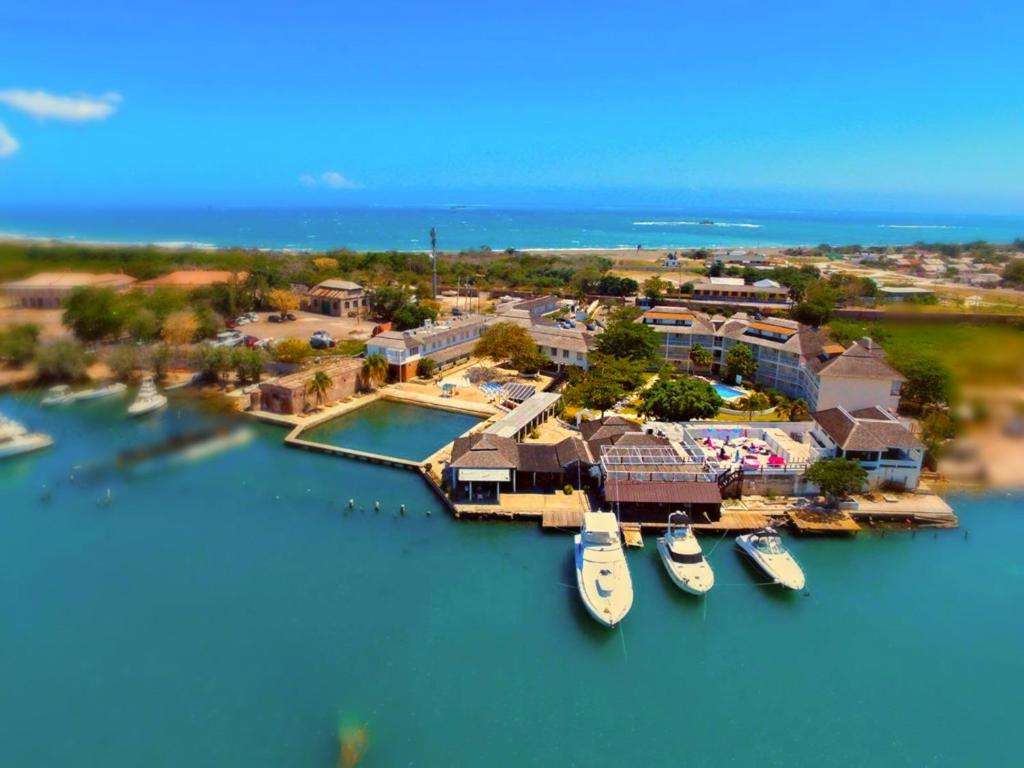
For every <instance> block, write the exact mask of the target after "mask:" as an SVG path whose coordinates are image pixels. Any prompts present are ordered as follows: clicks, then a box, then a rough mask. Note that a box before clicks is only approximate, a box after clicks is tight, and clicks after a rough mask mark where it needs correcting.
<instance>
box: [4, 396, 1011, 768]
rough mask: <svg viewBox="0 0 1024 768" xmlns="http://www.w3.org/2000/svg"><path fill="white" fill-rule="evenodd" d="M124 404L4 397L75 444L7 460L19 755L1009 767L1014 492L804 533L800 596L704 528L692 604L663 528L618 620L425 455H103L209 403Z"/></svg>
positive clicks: (796, 542) (108, 762)
mask: <svg viewBox="0 0 1024 768" xmlns="http://www.w3.org/2000/svg"><path fill="white" fill-rule="evenodd" d="M35 397H37V396H35ZM121 408H123V404H118V403H95V404H92V405H89V406H86V405H76V406H73V407H71V408H68V409H64V410H52V409H51V410H43V409H40V408H39V407H38V406H37V405H36V404H35V402H34V400H33V398H32V397H27V396H19V397H15V396H12V395H4V396H0V411H2V412H4V413H8V414H11V415H14V416H16V417H17V418H19V419H21V420H23V421H25V422H27V423H28V424H29V425H30V426H32V427H34V428H38V429H44V430H46V431H49V432H51V433H52V434H53V436H54V437H55V438H56V440H57V444H56V445H55V446H54V447H53V448H52V449H50V450H48V451H46V452H42V453H39V454H37V455H34V456H29V457H22V458H18V459H13V460H6V461H4V462H2V463H0V499H2V501H0V660H2V670H3V684H2V685H0V722H2V723H3V726H4V727H3V736H2V738H0V765H4V766H50V765H102V766H105V768H119V767H121V766H125V767H128V766H139V765H148V766H184V765H187V766H190V768H198V767H205V766H210V767H213V766H216V767H217V768H230V767H233V766H240V767H241V766H244V768H258V767H260V766H267V768H280V766H302V767H305V766H309V767H311V768H313V767H316V766H324V767H326V766H334V765H337V741H336V730H337V727H338V724H339V722H341V721H346V722H361V723H365V724H366V727H367V729H368V733H369V740H370V742H369V743H370V746H369V751H368V753H367V755H366V760H365V762H364V763H363V765H366V766H398V765H405V766H445V767H446V768H447V767H449V766H470V765H487V766H548V765H551V766H597V765H602V766H603V765H644V766H679V765H686V766H747V765H759V766H787V767H792V766H809V767H810V766H813V767H815V768H819V767H820V766H871V767H872V768H877V767H878V766H907V767H908V768H909V767H911V766H913V767H914V768H918V767H920V766H936V767H937V766H957V767H959V766H965V765H978V766H982V765H985V766H989V765H993V766H994V765H1011V764H1015V763H1016V762H1017V760H1016V757H1015V755H1017V753H1018V751H1019V750H1018V748H1017V746H1016V744H1015V743H1014V740H1013V738H1012V734H1013V733H1015V732H1016V727H1017V724H1018V721H1019V709H1020V695H1021V694H1020V681H1021V679H1024V655H1022V654H1021V653H1020V639H1021V638H1022V637H1024V612H1022V611H1021V610H1020V608H1021V605H1024V566H1022V563H1021V558H1020V556H1019V552H1018V542H1019V541H1020V539H1021V537H1022V534H1024V517H1022V514H1021V512H1022V509H1024V506H1022V501H1024V498H1022V497H1021V496H1020V495H1017V496H1010V495H1000V494H992V495H987V496H958V497H955V498H954V499H953V503H954V505H955V507H956V508H957V511H958V512H959V514H960V515H961V518H962V521H963V528H962V529H960V530H953V531H936V532H931V531H928V532H917V533H916V534H911V533H909V532H899V533H893V534H890V535H887V536H885V537H881V536H877V535H862V536H861V537H859V538H857V539H853V540H827V539H826V540H809V539H793V538H790V539H789V542H790V544H791V546H792V548H793V550H794V552H795V554H796V556H797V557H798V558H799V559H800V561H801V562H802V564H803V566H804V568H805V570H806V572H807V574H808V593H807V594H806V595H803V594H792V593H782V592H779V591H777V590H776V589H774V588H767V587H763V586H757V583H758V582H759V581H761V578H760V577H759V576H758V574H757V573H755V572H753V571H752V570H751V569H750V567H749V566H747V565H746V564H745V561H743V560H742V559H741V558H740V557H739V556H738V554H737V553H736V551H735V549H734V547H733V546H732V544H731V542H730V541H729V540H728V539H726V540H722V541H716V540H713V539H705V541H704V544H705V551H707V552H709V559H710V561H711V563H712V565H713V567H714V568H715V571H716V576H717V584H716V587H715V589H714V590H713V591H712V593H711V594H710V595H709V596H708V598H707V599H705V600H703V601H702V600H698V599H693V598H691V597H690V596H688V595H684V594H682V593H681V592H680V591H679V590H677V589H676V588H675V587H673V586H672V584H671V583H670V582H669V580H668V578H667V576H666V574H665V573H664V572H663V569H662V566H661V564H660V562H659V561H658V559H657V555H656V550H655V547H654V546H653V543H654V542H653V540H651V539H648V540H647V547H646V548H645V549H644V550H641V551H630V553H629V563H630V569H631V571H632V575H633V579H634V582H635V589H636V600H635V603H634V607H633V610H632V612H631V613H630V615H629V617H628V618H627V619H626V621H625V623H624V624H623V625H622V627H621V628H620V629H619V630H617V631H608V630H605V629H603V628H601V627H599V626H598V625H597V624H596V623H595V622H594V621H593V620H592V619H591V618H590V617H589V616H588V615H587V614H586V612H585V611H584V609H583V608H582V606H581V605H580V604H579V601H578V598H577V594H576V590H575V586H574V584H573V575H572V568H571V546H572V543H571V538H570V537H569V536H567V535H564V534H543V533H541V532H540V530H539V529H538V527H537V526H535V525H526V524H521V525H518V524H515V525H514V524H501V523H493V522H475V523H472V522H460V521H456V520H453V519H450V518H449V517H448V516H447V515H446V514H444V513H443V512H442V509H441V507H440V505H439V504H438V502H437V500H436V499H435V498H434V497H433V496H432V495H431V493H430V492H429V491H428V490H427V488H426V487H425V486H424V484H423V483H422V481H421V480H420V479H419V478H418V477H416V476H415V475H414V474H412V473H408V472H403V471H399V470H393V469H388V468H385V467H378V466H374V465H367V464H364V463H361V462H349V461H346V460H343V459H338V458H334V457H328V456H322V455H318V454H313V453H308V452H304V451H297V450H293V449H288V448H285V447H284V446H283V445H282V444H281V439H282V437H283V432H282V431H281V430H278V429H275V428H272V427H265V426H258V427H253V429H254V430H255V431H256V436H255V438H254V439H253V440H251V441H250V442H248V443H247V444H245V445H242V446H240V447H238V448H235V449H232V450H228V451H225V452H223V453H220V454H217V455H214V456H210V457H208V458H206V459H203V460H200V461H195V462H192V463H181V464H167V465H162V466H161V465H157V466H155V467H149V468H148V469H146V470H145V471H138V472H121V471H114V470H103V469H102V466H103V465H105V464H106V463H107V462H108V461H109V459H110V458H111V457H112V455H114V454H115V453H116V452H117V451H118V450H120V449H122V448H124V447H127V446H132V445H140V444H145V443H148V442H151V441H154V440H159V439H160V438H161V437H162V436H164V435H166V434H167V433H168V431H169V430H172V429H176V428H179V427H181V426H194V425H196V424H197V423H200V422H201V420H202V418H203V417H202V416H201V414H199V413H198V412H196V411H195V410H194V409H193V407H192V406H190V405H182V404H181V403H180V401H179V400H177V399H175V401H174V402H173V403H172V406H171V407H170V408H169V409H168V410H167V411H165V412H164V413H162V414H159V415H158V416H156V417H155V418H153V419H150V420H143V421H129V420H127V419H125V418H123V417H122V415H121ZM75 467H78V468H77V469H76V468H75ZM89 467H92V469H90V468H89ZM72 473H74V474H75V480H74V481H71V480H70V479H69V475H70V474H72ZM44 486H46V488H48V489H49V492H50V495H49V498H48V500H47V498H46V497H45V495H44ZM107 489H109V490H110V503H109V504H106V503H104V500H105V499H106V494H107ZM349 497H354V498H355V499H356V500H357V501H358V502H359V503H360V504H363V503H364V502H365V506H366V509H367V510H370V509H372V506H371V502H372V501H375V500H380V501H381V504H382V511H381V512H380V513H373V512H372V511H366V512H360V511H359V510H358V509H357V510H355V511H353V512H348V511H346V508H345V500H347V499H348V498H349ZM403 503H404V504H406V506H407V507H408V510H409V511H408V513H407V514H406V515H405V516H404V517H403V516H400V515H399V514H398V512H397V509H398V506H399V504H403ZM427 510H432V511H433V515H431V516H429V517H428V516H427V515H426V512H427Z"/></svg>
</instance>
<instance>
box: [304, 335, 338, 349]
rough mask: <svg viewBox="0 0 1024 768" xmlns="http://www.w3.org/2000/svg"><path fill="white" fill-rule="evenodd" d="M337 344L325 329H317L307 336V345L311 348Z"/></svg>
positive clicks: (325, 347) (322, 347)
mask: <svg viewBox="0 0 1024 768" xmlns="http://www.w3.org/2000/svg"><path fill="white" fill-rule="evenodd" d="M336 344H337V342H336V341H335V340H334V339H332V338H331V337H330V335H329V334H328V333H326V332H325V331H317V332H316V333H314V334H313V335H312V336H310V337H309V346H311V347H312V348H313V349H329V348H330V347H333V346H335V345H336Z"/></svg>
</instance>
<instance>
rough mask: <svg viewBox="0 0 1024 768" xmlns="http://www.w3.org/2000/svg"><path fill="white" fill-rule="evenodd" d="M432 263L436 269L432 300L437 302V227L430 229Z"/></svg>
mask: <svg viewBox="0 0 1024 768" xmlns="http://www.w3.org/2000/svg"><path fill="white" fill-rule="evenodd" d="M430 262H431V265H432V266H433V268H434V282H433V284H432V286H433V293H432V294H431V298H432V299H433V300H434V301H437V227H431V228H430Z"/></svg>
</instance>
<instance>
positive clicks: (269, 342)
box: [255, 336, 277, 350]
mask: <svg viewBox="0 0 1024 768" xmlns="http://www.w3.org/2000/svg"><path fill="white" fill-rule="evenodd" d="M276 343H277V339H275V338H273V337H272V336H270V337H267V338H265V339H260V340H259V341H257V342H256V344H255V346H256V349H266V350H270V349H273V348H274V345H275V344H276Z"/></svg>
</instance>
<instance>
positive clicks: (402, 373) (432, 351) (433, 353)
mask: <svg viewBox="0 0 1024 768" xmlns="http://www.w3.org/2000/svg"><path fill="white" fill-rule="evenodd" d="M486 327H487V324H486V321H485V318H484V316H483V315H464V316H462V317H453V318H451V319H450V320H445V321H444V322H441V323H434V322H432V321H430V320H428V321H427V322H426V323H424V324H423V325H421V326H420V327H419V328H412V329H410V330H407V331H384V332H383V333H379V334H377V335H376V336H374V337H373V338H372V339H370V340H369V341H368V342H367V343H366V354H367V355H377V354H379V355H383V356H384V357H385V358H386V359H387V361H388V368H389V378H390V379H392V380H394V381H408V380H409V379H411V378H413V377H414V376H416V368H417V366H418V365H419V362H420V360H423V359H425V358H430V359H431V360H433V361H434V362H435V363H436V364H437V365H438V366H439V367H445V366H448V365H452V364H454V363H456V362H458V361H460V360H464V359H468V358H469V357H470V355H472V354H473V347H475V346H476V342H477V340H479V338H480V336H481V335H482V334H483V332H484V330H485V329H486Z"/></svg>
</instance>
